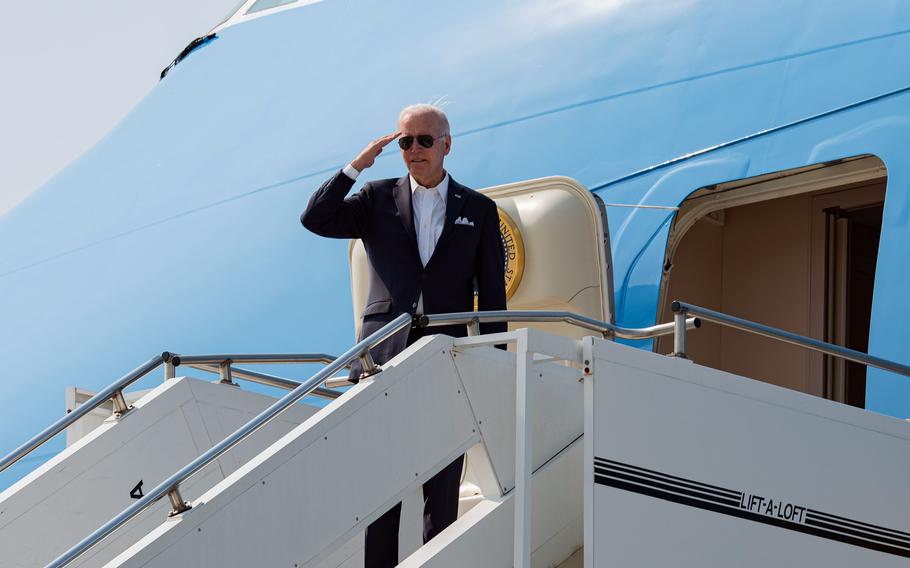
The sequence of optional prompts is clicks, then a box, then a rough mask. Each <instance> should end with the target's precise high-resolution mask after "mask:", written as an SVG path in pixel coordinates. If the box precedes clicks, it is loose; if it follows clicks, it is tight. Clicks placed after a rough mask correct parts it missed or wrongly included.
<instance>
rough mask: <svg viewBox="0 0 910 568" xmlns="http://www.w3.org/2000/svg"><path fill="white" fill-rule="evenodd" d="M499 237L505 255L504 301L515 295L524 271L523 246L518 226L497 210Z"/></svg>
mask: <svg viewBox="0 0 910 568" xmlns="http://www.w3.org/2000/svg"><path fill="white" fill-rule="evenodd" d="M497 209H498V210H499V236H500V238H501V239H502V250H504V251H505V253H506V266H505V269H506V300H508V299H509V298H511V297H512V295H513V294H515V290H517V289H518V285H519V284H520V283H521V276H522V274H524V271H525V244H524V241H522V240H521V232H519V230H518V225H517V224H516V223H515V221H514V220H513V219H512V218H511V217H509V214H508V213H506V212H505V211H503V210H502V209H499V208H498V207H497Z"/></svg>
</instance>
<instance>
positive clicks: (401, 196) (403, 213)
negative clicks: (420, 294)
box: [392, 176, 420, 259]
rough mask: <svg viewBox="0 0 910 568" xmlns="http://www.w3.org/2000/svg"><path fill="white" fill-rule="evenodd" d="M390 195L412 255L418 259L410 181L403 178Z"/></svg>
mask: <svg viewBox="0 0 910 568" xmlns="http://www.w3.org/2000/svg"><path fill="white" fill-rule="evenodd" d="M392 195H393V196H394V197H395V205H397V206H398V217H399V218H400V219H401V222H402V224H404V230H405V231H407V233H408V237H409V238H408V240H409V241H410V242H411V245H413V247H412V248H413V249H414V253H415V254H416V255H417V258H418V259H419V258H420V252H419V250H418V249H417V230H416V229H415V228H414V205H413V204H412V202H411V179H410V178H409V177H408V176H404V177H403V178H401V179H400V180H398V183H396V184H395V187H394V188H393V189H392Z"/></svg>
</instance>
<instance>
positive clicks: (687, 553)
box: [585, 340, 910, 568]
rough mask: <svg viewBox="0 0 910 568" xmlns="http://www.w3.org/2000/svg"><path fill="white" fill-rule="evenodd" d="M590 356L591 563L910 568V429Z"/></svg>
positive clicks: (855, 412)
mask: <svg viewBox="0 0 910 568" xmlns="http://www.w3.org/2000/svg"><path fill="white" fill-rule="evenodd" d="M594 359H595V360H594V367H593V369H594V376H593V379H590V380H591V381H593V384H592V387H593V388H592V389H591V393H592V396H593V404H592V405H591V408H592V409H593V413H594V415H593V421H592V422H591V423H592V430H593V432H592V434H591V437H590V441H591V443H592V444H593V462H594V463H586V464H585V467H586V468H592V469H593V473H594V475H593V476H592V478H593V481H594V482H593V487H592V488H591V489H590V494H591V495H593V499H592V502H591V503H587V505H588V506H592V507H593V527H592V534H593V538H592V539H591V540H592V542H589V543H587V544H588V546H592V547H594V550H593V559H594V565H596V566H612V565H617V566H631V565H636V566H664V565H666V566H669V565H674V566H702V565H715V566H743V567H755V568H759V567H762V568H763V567H766V566H769V565H807V566H809V565H812V566H827V567H833V568H836V567H844V568H847V567H854V566H882V567H890V566H905V565H906V563H907V557H908V556H910V514H908V513H907V508H906V507H905V506H904V504H905V503H907V502H908V501H910V487H908V484H907V481H906V480H907V477H908V474H910V424H907V423H906V422H903V421H900V420H896V419H891V418H887V417H884V416H880V415H875V414H872V413H869V412H865V411H863V410H860V409H856V408H852V407H848V406H845V405H842V404H838V403H834V402H831V401H826V400H823V399H819V398H816V397H812V396H809V395H805V394H802V393H798V392H795V391H791V390H788V389H784V388H780V387H776V386H773V385H769V384H766V383H761V382H758V381H754V380H751V379H745V378H743V377H738V376H735V375H731V374H729V373H724V372H721V371H717V370H714V369H709V368H706V367H701V366H699V365H695V364H693V363H691V362H690V361H685V360H680V359H674V358H668V357H662V356H659V355H655V354H653V353H646V352H642V351H638V350H634V349H631V348H628V347H624V346H622V345H617V344H613V343H610V342H604V341H599V340H595V341H594ZM831 515H834V516H836V517H832V516H831Z"/></svg>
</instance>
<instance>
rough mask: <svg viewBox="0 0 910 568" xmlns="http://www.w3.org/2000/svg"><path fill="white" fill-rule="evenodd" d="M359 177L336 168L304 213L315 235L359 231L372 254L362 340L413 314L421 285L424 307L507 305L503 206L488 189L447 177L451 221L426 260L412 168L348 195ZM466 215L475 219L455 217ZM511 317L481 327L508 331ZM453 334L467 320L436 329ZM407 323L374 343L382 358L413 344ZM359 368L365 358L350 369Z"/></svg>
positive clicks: (347, 235) (354, 235) (461, 331)
mask: <svg viewBox="0 0 910 568" xmlns="http://www.w3.org/2000/svg"><path fill="white" fill-rule="evenodd" d="M353 185H354V181H353V180H352V179H351V178H349V177H348V176H346V175H345V174H344V173H343V172H342V171H338V172H337V173H336V174H335V175H334V176H332V177H331V178H329V179H328V180H327V181H326V182H325V183H323V184H322V186H321V187H320V188H319V189H318V190H316V192H315V193H314V194H313V196H312V197H311V198H310V202H309V204H308V205H307V208H306V210H305V211H304V212H303V213H302V214H301V215H300V221H301V223H303V226H304V227H306V228H307V229H309V230H310V231H312V232H314V233H316V234H317V235H322V236H324V237H332V238H344V239H361V240H362V241H363V245H364V248H365V249H366V253H367V258H368V259H369V264H370V266H369V281H370V285H369V295H368V299H367V303H366V307H365V308H364V310H363V314H362V316H361V318H362V325H361V327H360V337H358V338H357V339H358V341H359V340H360V339H362V338H364V337H366V336H368V335H369V334H371V333H373V332H374V331H376V330H377V329H379V328H380V327H382V326H383V325H385V324H386V323H388V322H390V321H391V320H393V319H395V318H396V317H397V316H398V315H400V314H402V313H405V312H407V313H410V314H412V315H413V314H414V313H415V310H416V308H417V299H418V297H419V296H420V293H421V292H423V308H424V313H427V314H434V313H445V312H468V311H472V310H473V309H474V283H475V281H476V283H477V292H478V298H477V300H478V309H480V310H504V309H506V292H505V274H504V270H505V256H504V252H503V248H502V239H501V237H500V233H499V214H498V213H497V210H496V204H495V203H494V202H493V200H492V199H490V198H489V197H487V196H485V195H483V194H481V193H479V192H477V191H474V190H472V189H468V188H467V187H465V186H463V185H461V184H459V183H458V182H456V181H455V180H454V179H452V178H451V176H450V177H449V191H448V196H447V198H446V215H445V225H444V226H443V229H442V233H441V234H440V235H439V240H438V242H437V243H436V248H435V249H434V250H433V255H432V256H431V257H430V260H429V261H428V262H427V265H426V267H424V266H423V263H422V262H421V260H420V253H419V251H418V249H417V231H416V229H415V228H414V217H413V207H412V205H411V183H410V178H409V176H404V177H402V178H400V179H383V180H378V181H371V182H367V183H366V184H364V186H363V188H362V189H361V190H360V191H359V192H357V193H355V194H353V195H351V196H350V197H345V196H346V195H347V194H348V192H349V191H350V190H351V187H353ZM458 218H464V219H466V220H467V221H468V222H470V223H473V225H471V224H463V223H459V224H456V223H455V220H456V219H458ZM506 329H507V325H506V324H505V323H489V324H481V332H482V333H495V332H501V331H506ZM433 331H434V332H435V333H444V334H447V335H451V336H453V337H464V336H465V335H467V327H466V326H464V325H452V326H441V327H437V328H435V329H434V330H433ZM407 338H408V329H404V330H402V331H401V332H399V333H398V334H396V335H394V336H393V337H390V338H389V339H387V340H386V341H384V342H383V343H381V344H380V345H379V346H378V347H376V348H374V349H372V350H371V351H370V353H371V355H372V356H373V358H374V360H375V361H376V363H378V364H383V363H385V362H386V361H388V360H389V359H391V358H392V357H394V356H395V355H397V354H398V353H400V352H401V351H402V350H404V348H405V347H406V346H407ZM359 374H360V366H359V361H358V363H357V364H355V365H354V368H352V371H351V377H357V376H358V375H359Z"/></svg>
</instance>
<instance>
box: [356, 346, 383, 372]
mask: <svg viewBox="0 0 910 568" xmlns="http://www.w3.org/2000/svg"><path fill="white" fill-rule="evenodd" d="M358 358H359V359H360V365H361V367H362V368H363V371H362V372H361V373H360V377H358V378H360V379H365V378H367V377H372V376H373V375H375V374H376V373H378V372H379V371H381V370H382V368H381V367H380V366H379V365H377V364H376V362H375V361H373V356H372V355H370V349H369V347H368V348H366V349H364V350H363V353H361V354H360V356H359V357H358Z"/></svg>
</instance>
